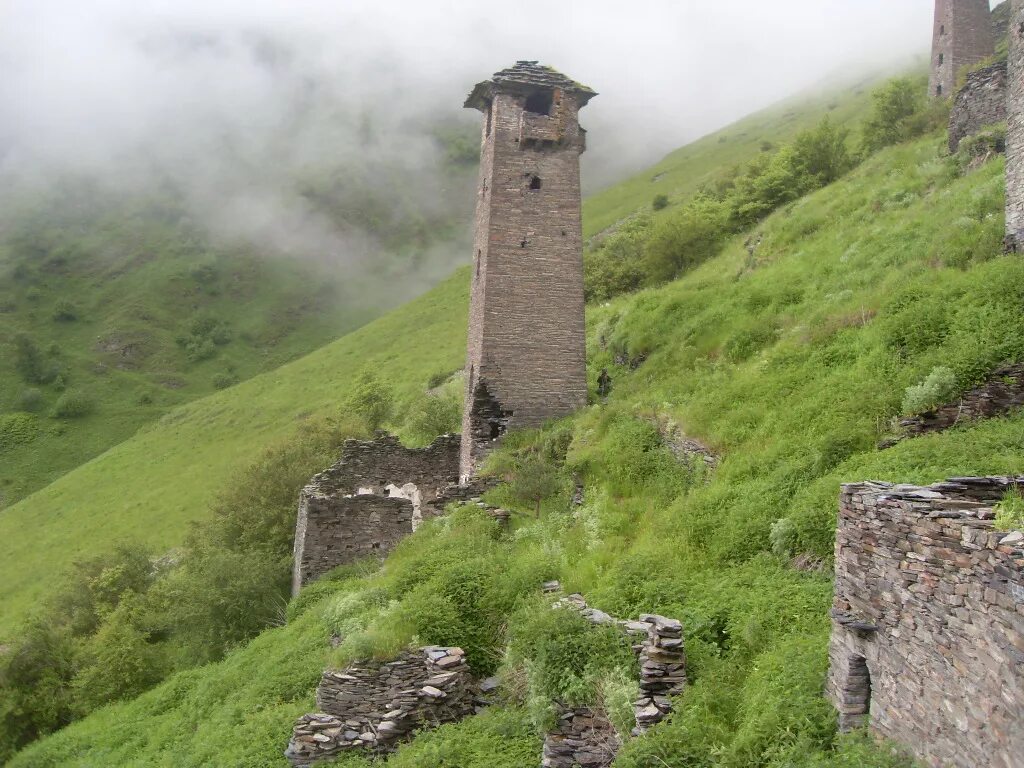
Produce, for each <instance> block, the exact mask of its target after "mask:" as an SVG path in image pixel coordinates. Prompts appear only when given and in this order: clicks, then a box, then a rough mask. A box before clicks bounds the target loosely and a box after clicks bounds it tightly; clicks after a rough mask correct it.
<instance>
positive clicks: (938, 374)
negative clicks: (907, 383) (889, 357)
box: [903, 365, 959, 416]
mask: <svg viewBox="0 0 1024 768" xmlns="http://www.w3.org/2000/svg"><path fill="white" fill-rule="evenodd" d="M958 391H959V386H958V383H957V378H956V373H954V372H953V370H952V369H950V368H947V367H945V366H943V365H939V366H936V367H935V368H933V369H932V372H931V373H929V374H928V376H927V377H925V380H924V381H922V382H921V383H920V384H915V385H913V386H911V387H907V390H906V394H905V395H904V396H903V413H904V414H906V415H907V416H912V415H914V414H918V413H924V412H925V411H928V410H931V409H932V408H934V407H935V406H937V405H941V404H942V403H945V402H947V401H949V400H951V399H952V398H953V397H954V395H956V394H957V392H958Z"/></svg>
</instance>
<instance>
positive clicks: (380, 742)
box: [285, 646, 493, 768]
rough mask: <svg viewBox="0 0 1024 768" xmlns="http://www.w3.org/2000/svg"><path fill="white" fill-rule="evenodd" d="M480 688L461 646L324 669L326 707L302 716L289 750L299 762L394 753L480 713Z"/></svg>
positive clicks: (321, 695) (319, 696) (321, 696)
mask: <svg viewBox="0 0 1024 768" xmlns="http://www.w3.org/2000/svg"><path fill="white" fill-rule="evenodd" d="M492 690H493V688H492ZM478 693H479V691H478V688H477V685H476V683H475V681H474V680H473V678H472V676H471V674H470V671H469V667H468V665H467V664H466V662H465V654H464V653H463V651H462V649H461V648H440V647H435V646H429V647H427V648H422V649H421V650H420V651H419V652H418V653H413V652H408V653H405V654H402V655H401V656H400V657H399V658H397V659H395V660H394V661H390V662H386V663H369V662H367V663H360V664H353V665H351V666H349V667H348V668H346V669H345V670H343V671H336V670H325V671H324V674H323V677H322V678H321V680H320V685H319V687H318V688H317V691H316V704H317V707H319V708H320V710H321V711H320V712H317V713H313V714H308V715H303V716H302V717H300V718H299V720H298V721H297V722H296V723H295V727H294V729H293V731H292V739H291V742H290V743H289V744H288V749H287V750H286V751H285V756H286V757H287V758H288V760H289V761H290V762H291V763H292V765H293V766H296V768H299V767H300V766H308V765H312V764H313V763H314V762H316V761H319V760H326V759H328V758H331V757H336V756H337V755H340V754H342V753H344V752H347V751H350V750H354V749H357V750H362V751H366V752H369V753H372V754H381V753H385V752H389V751H391V750H393V749H394V748H395V747H397V746H398V744H399V743H401V742H402V741H403V740H405V739H407V738H409V737H410V736H411V734H412V732H413V731H414V730H417V729H422V728H429V727H435V726H437V725H440V724H442V723H448V722H454V721H456V720H461V719H462V718H464V717H468V716H469V715H472V714H474V712H476V710H477V708H478V707H479V706H480V705H482V704H483V703H484V702H483V700H482V699H480V698H479V696H478Z"/></svg>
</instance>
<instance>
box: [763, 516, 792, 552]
mask: <svg viewBox="0 0 1024 768" xmlns="http://www.w3.org/2000/svg"><path fill="white" fill-rule="evenodd" d="M797 538H798V531H797V528H796V524H795V523H794V522H793V521H792V520H790V519H789V518H788V517H780V518H779V519H778V520H776V521H775V522H774V523H772V530H771V533H770V534H769V541H771V544H772V552H774V553H775V554H776V555H778V556H779V557H792V556H793V555H794V554H795V553H796V544H797Z"/></svg>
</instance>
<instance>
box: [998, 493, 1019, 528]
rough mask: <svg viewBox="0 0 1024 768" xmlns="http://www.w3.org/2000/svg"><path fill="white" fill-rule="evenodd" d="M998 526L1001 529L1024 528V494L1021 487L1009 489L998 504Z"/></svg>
mask: <svg viewBox="0 0 1024 768" xmlns="http://www.w3.org/2000/svg"><path fill="white" fill-rule="evenodd" d="M996 528H997V529H998V530H1000V531H1019V530H1024V496H1022V495H1021V492H1020V489H1019V488H1014V489H1013V490H1011V491H1007V492H1006V493H1005V494H1004V495H1003V499H1002V501H1000V502H999V503H998V504H997V505H996Z"/></svg>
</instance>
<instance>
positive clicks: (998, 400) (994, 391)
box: [879, 363, 1024, 448]
mask: <svg viewBox="0 0 1024 768" xmlns="http://www.w3.org/2000/svg"><path fill="white" fill-rule="evenodd" d="M1021 407H1024V364H1022V363H1017V364H1014V365H1005V366H1002V367H1001V368H998V369H997V370H995V371H993V372H992V374H991V375H990V376H989V377H988V379H986V380H985V382H984V383H982V384H979V385H978V386H977V387H975V388H974V389H972V390H970V391H969V392H965V393H964V394H963V395H961V396H960V397H958V398H957V399H956V400H954V401H953V402H950V403H946V404H945V405H941V406H939V407H938V408H935V409H934V410H931V411H928V412H927V413H922V414H921V415H919V416H913V417H911V418H909V419H901V420H900V422H899V427H900V434H899V435H897V436H896V437H893V438H890V439H888V440H885V441H883V442H882V443H881V444H880V445H879V447H880V448H889V447H891V446H893V445H895V444H896V443H897V442H899V441H900V440H903V439H904V438H907V437H916V436H917V435H923V434H927V433H929V432H942V431H943V430H946V429H949V428H950V427H952V426H954V425H955V424H959V423H960V422H964V421H974V420H977V419H990V418H992V417H994V416H1001V415H1002V414H1005V413H1007V412H1009V411H1011V410H1013V409H1015V408H1021Z"/></svg>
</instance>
